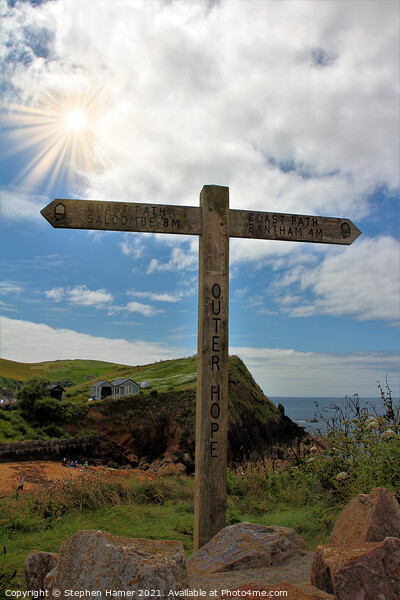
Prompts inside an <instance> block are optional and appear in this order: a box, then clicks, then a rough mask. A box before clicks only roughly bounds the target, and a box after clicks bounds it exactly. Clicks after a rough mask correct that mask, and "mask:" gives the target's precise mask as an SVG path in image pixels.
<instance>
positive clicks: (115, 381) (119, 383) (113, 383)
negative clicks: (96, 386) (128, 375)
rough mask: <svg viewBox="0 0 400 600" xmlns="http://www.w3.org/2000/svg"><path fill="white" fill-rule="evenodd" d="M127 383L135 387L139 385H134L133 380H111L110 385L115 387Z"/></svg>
mask: <svg viewBox="0 0 400 600" xmlns="http://www.w3.org/2000/svg"><path fill="white" fill-rule="evenodd" d="M129 381H131V382H132V383H134V384H135V385H139V384H138V383H136V381H133V379H113V381H112V382H111V384H112V385H113V386H114V387H115V386H116V385H122V384H123V383H128V382H129Z"/></svg>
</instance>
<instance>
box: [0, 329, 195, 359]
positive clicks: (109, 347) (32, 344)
mask: <svg viewBox="0 0 400 600" xmlns="http://www.w3.org/2000/svg"><path fill="white" fill-rule="evenodd" d="M1 331H2V335H1V344H0V347H1V357H2V358H6V359H8V360H16V361H20V362H39V361H45V360H56V359H72V358H82V359H84V358H86V359H92V360H105V361H110V362H118V363H121V364H127V365H139V364H148V363H151V362H154V361H157V360H166V359H171V358H176V357H179V356H185V355H188V354H190V352H191V350H189V351H188V350H187V349H186V348H182V347H172V346H168V345H166V344H163V343H161V342H160V343H159V342H145V341H143V340H130V341H129V340H125V339H117V338H116V339H110V338H104V337H94V336H91V335H87V334H82V333H78V332H76V331H72V330H70V329H53V328H51V327H49V326H48V325H44V324H42V323H31V322H29V321H21V320H16V319H8V318H6V317H2V318H1Z"/></svg>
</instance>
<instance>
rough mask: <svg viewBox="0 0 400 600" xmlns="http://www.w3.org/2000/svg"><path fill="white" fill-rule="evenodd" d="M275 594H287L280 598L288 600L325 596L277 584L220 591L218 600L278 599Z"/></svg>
mask: <svg viewBox="0 0 400 600" xmlns="http://www.w3.org/2000/svg"><path fill="white" fill-rule="evenodd" d="M277 592H287V594H286V595H285V596H283V594H281V595H280V597H282V598H283V597H286V598H290V600H325V598H327V595H326V594H324V593H318V590H315V592H305V591H304V590H301V589H300V588H298V587H297V586H294V585H292V584H291V583H277V584H274V585H262V586H259V585H254V584H251V583H249V584H245V585H242V586H240V588H235V589H232V590H222V593H221V595H220V596H219V599H218V600H228V599H232V598H246V600H260V598H270V597H271V598H272V597H278V594H277Z"/></svg>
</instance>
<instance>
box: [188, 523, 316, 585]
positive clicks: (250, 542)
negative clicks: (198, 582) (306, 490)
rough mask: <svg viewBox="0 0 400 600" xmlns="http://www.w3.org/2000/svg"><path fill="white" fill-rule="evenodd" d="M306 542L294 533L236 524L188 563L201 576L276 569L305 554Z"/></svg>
mask: <svg viewBox="0 0 400 600" xmlns="http://www.w3.org/2000/svg"><path fill="white" fill-rule="evenodd" d="M306 551H307V547H306V544H305V542H304V541H303V540H302V539H301V538H300V537H299V536H298V535H297V533H296V532H295V531H294V530H293V529H287V528H286V527H265V526H264V525H256V524H252V523H238V524H235V525H230V526H229V527H225V528H224V529H222V530H221V531H220V532H218V533H217V535H215V536H214V537H213V538H212V539H211V540H210V541H209V542H208V543H207V544H205V546H203V547H202V548H200V549H199V550H197V552H195V553H194V554H193V555H192V556H191V557H190V558H188V560H187V568H188V570H189V571H191V572H198V573H202V574H206V573H216V572H221V571H230V570H233V569H246V568H247V569H248V568H256V567H265V566H268V565H277V564H279V563H282V562H284V561H285V560H287V559H288V558H291V557H292V556H296V555H298V554H305V552H306Z"/></svg>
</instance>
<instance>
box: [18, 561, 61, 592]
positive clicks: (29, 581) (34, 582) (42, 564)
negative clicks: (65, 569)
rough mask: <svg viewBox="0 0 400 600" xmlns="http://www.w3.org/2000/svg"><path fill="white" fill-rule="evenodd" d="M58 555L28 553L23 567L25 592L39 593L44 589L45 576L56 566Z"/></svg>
mask: <svg viewBox="0 0 400 600" xmlns="http://www.w3.org/2000/svg"><path fill="white" fill-rule="evenodd" d="M57 558H58V554H54V553H53V552H30V553H29V554H28V556H27V558H26V561H25V566H24V575H25V587H26V589H27V590H33V591H35V592H36V591H39V590H43V588H44V579H45V577H46V575H47V574H48V573H49V572H50V571H51V570H52V569H54V567H55V566H56V564H57Z"/></svg>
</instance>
